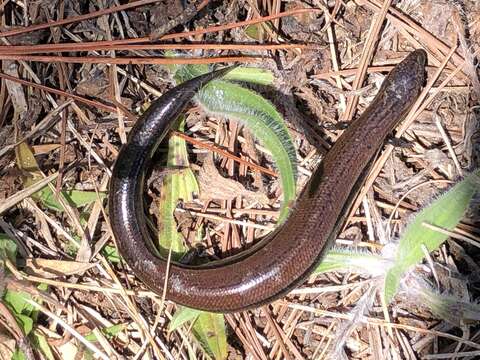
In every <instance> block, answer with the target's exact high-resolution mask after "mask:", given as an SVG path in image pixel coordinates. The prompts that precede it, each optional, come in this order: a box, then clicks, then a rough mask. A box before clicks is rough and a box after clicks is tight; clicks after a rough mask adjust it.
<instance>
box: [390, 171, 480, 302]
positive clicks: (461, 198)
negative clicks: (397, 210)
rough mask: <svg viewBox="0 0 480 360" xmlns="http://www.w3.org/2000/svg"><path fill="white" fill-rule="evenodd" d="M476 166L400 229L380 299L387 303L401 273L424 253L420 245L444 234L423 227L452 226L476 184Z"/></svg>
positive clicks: (434, 244) (437, 241)
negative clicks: (394, 256)
mask: <svg viewBox="0 0 480 360" xmlns="http://www.w3.org/2000/svg"><path fill="white" fill-rule="evenodd" d="M479 175H480V170H477V171H476V172H474V173H473V174H471V175H469V176H467V177H466V178H465V179H464V180H462V181H460V182H459V183H458V184H456V185H455V186H454V187H452V188H451V189H450V190H449V191H447V192H446V193H444V194H443V195H441V196H440V197H439V198H438V199H437V200H435V201H434V202H433V203H432V204H431V205H429V206H427V207H426V208H425V209H423V210H421V211H420V212H418V214H417V215H416V216H415V218H414V219H413V221H412V222H411V223H410V224H409V225H408V226H407V227H406V229H405V231H404V232H403V234H402V236H401V238H400V242H399V245H398V249H397V255H396V258H395V263H394V266H393V267H392V268H391V269H390V270H389V271H388V273H387V276H386V278H385V284H384V294H383V296H384V299H385V301H386V303H389V302H390V301H391V299H392V298H393V297H394V296H395V294H396V292H397V289H398V286H399V284H400V280H401V278H402V277H403V274H404V273H405V272H406V271H407V270H408V269H409V268H410V267H412V266H413V265H415V264H418V263H419V262H421V261H422V259H423V257H424V251H423V247H425V248H426V249H427V250H428V251H429V252H431V251H433V250H436V249H438V247H439V246H440V245H441V244H442V243H443V242H444V241H445V240H446V239H447V238H448V235H446V234H444V233H441V232H439V231H435V230H432V229H430V228H427V227H425V226H424V225H423V224H430V225H434V226H436V227H439V228H442V229H445V230H452V229H453V228H455V226H456V225H457V224H458V223H459V221H460V220H461V219H462V217H463V215H464V213H465V211H466V209H467V208H468V205H469V203H470V200H471V198H472V197H473V195H474V194H475V192H476V191H477V190H478V188H479V180H478V179H479V178H478V176H479Z"/></svg>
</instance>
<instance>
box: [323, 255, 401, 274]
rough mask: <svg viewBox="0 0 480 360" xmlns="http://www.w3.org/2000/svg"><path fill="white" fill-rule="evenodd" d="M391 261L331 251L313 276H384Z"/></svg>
mask: <svg viewBox="0 0 480 360" xmlns="http://www.w3.org/2000/svg"><path fill="white" fill-rule="evenodd" d="M391 265H392V264H391V261H389V260H387V259H385V258H383V257H382V256H381V255H375V254H371V253H368V252H360V251H354V250H344V249H332V250H330V251H329V252H328V253H327V254H326V255H325V257H324V258H323V260H322V262H321V263H320V264H319V265H318V267H317V268H316V269H315V271H314V274H320V273H325V272H329V271H351V270H352V269H354V270H356V271H360V272H362V273H364V274H369V275H371V276H379V275H384V274H385V272H386V271H387V270H388V268H389V267H390V266H391Z"/></svg>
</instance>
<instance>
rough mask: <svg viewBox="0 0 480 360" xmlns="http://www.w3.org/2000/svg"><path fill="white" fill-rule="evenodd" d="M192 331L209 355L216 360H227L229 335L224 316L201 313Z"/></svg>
mask: <svg viewBox="0 0 480 360" xmlns="http://www.w3.org/2000/svg"><path fill="white" fill-rule="evenodd" d="M192 331H193V334H194V335H195V337H196V338H197V339H198V341H200V344H201V345H202V347H203V349H204V350H205V352H206V353H207V354H208V355H210V356H211V357H213V358H214V359H216V360H223V359H226V358H227V355H228V353H227V334H226V327H225V320H224V318H223V315H222V314H213V313H208V312H201V313H200V315H199V316H198V318H197V320H196V321H195V324H194V325H193V329H192Z"/></svg>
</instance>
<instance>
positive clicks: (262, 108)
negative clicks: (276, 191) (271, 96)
mask: <svg viewBox="0 0 480 360" xmlns="http://www.w3.org/2000/svg"><path fill="white" fill-rule="evenodd" d="M197 99H198V102H199V103H200V104H201V105H202V106H203V107H204V108H205V109H206V110H207V111H208V112H210V113H213V114H216V115H220V116H223V117H227V118H230V119H235V120H239V121H241V122H243V123H244V124H245V125H246V126H247V128H248V129H249V130H250V131H251V132H252V134H253V135H254V136H255V137H256V138H257V139H258V140H259V141H260V142H261V143H262V144H263V145H264V146H265V147H266V148H267V149H268V150H269V151H270V152H271V154H272V157H273V159H274V162H275V165H276V166H277V168H278V170H279V173H280V180H281V182H282V189H283V203H282V207H281V209H280V216H279V223H282V222H283V221H284V220H285V219H286V217H287V215H288V210H289V206H290V204H292V203H293V202H294V200H295V195H296V188H295V186H296V175H297V173H296V170H297V161H296V152H295V147H294V145H293V141H292V138H291V137H290V134H289V133H288V129H287V127H286V125H285V123H284V121H283V119H282V117H281V116H280V114H279V113H278V111H277V110H276V109H275V108H274V106H273V105H272V104H271V103H270V102H269V101H268V100H266V99H264V98H263V97H261V96H260V95H258V94H256V93H254V92H253V91H251V90H248V89H245V88H242V87H241V86H239V85H237V84H232V83H229V82H226V81H220V80H216V81H212V82H211V83H209V84H208V85H206V86H205V87H204V88H203V89H202V90H201V91H200V92H199V93H198V95H197Z"/></svg>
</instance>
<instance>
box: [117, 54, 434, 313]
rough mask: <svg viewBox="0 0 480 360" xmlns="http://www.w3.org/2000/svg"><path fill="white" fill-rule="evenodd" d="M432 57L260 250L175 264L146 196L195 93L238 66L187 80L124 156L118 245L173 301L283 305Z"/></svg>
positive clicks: (409, 68) (379, 105)
mask: <svg viewBox="0 0 480 360" xmlns="http://www.w3.org/2000/svg"><path fill="white" fill-rule="evenodd" d="M425 63H426V53H425V52H424V51H423V50H416V51H414V52H412V53H411V54H409V55H408V56H407V57H406V58H405V59H404V60H403V61H402V62H400V63H399V64H398V65H397V66H396V67H395V68H394V69H393V70H392V71H391V72H390V74H389V75H388V76H387V77H386V78H385V80H384V82H383V84H382V86H381V88H380V90H379V92H378V94H377V96H376V97H375V98H374V100H373V101H372V102H371V104H370V106H369V107H368V108H367V109H366V110H365V111H364V112H363V114H362V115H361V116H360V117H359V118H358V119H356V120H354V121H353V122H352V123H351V124H350V126H349V127H348V129H347V130H345V131H344V133H343V134H342V135H341V136H340V138H339V139H338V140H337V142H336V143H335V144H334V145H333V147H332V148H331V149H330V151H329V152H328V153H327V155H326V156H325V158H324V159H323V160H322V162H321V164H320V165H319V167H318V168H317V169H316V170H315V172H314V174H313V175H312V178H311V179H310V181H309V183H308V184H307V185H306V186H305V188H304V189H303V191H302V192H301V194H300V195H299V197H298V199H297V201H296V203H295V205H294V206H293V208H292V211H291V214H290V215H289V217H288V219H287V220H286V221H285V222H284V223H283V224H282V225H281V226H280V227H278V228H277V229H276V230H275V231H274V232H273V233H272V234H271V235H269V236H268V237H267V238H266V239H264V240H262V242H261V245H260V246H255V247H254V249H255V251H248V252H247V254H245V255H243V256H239V257H236V258H234V259H231V260H229V259H226V261H220V262H215V263H213V264H211V265H207V266H200V267H194V266H185V265H181V264H177V263H175V264H170V268H169V271H168V273H169V278H168V280H167V281H165V280H166V279H165V276H166V273H167V271H166V270H167V262H166V260H165V259H161V258H159V257H157V256H155V255H154V254H153V253H152V252H151V251H150V246H151V245H150V244H151V240H150V239H149V233H148V229H147V226H146V222H145V215H144V209H143V191H144V183H145V172H146V171H147V169H148V167H149V165H150V161H151V157H152V155H153V153H154V152H155V150H156V149H157V147H158V145H159V143H160V142H161V141H162V139H163V138H164V137H165V136H166V134H167V133H168V131H169V130H170V128H171V126H172V125H173V123H174V121H175V119H176V118H177V117H178V116H179V115H180V114H181V112H182V111H183V110H184V108H185V107H186V106H187V104H188V103H189V101H190V100H191V99H192V98H193V97H194V95H195V93H196V92H197V91H199V90H200V89H201V87H202V86H203V85H205V84H206V83H207V82H208V81H210V80H213V79H215V78H218V77H221V76H222V75H224V74H225V73H226V72H228V71H229V68H226V69H222V70H219V71H217V72H212V73H209V74H205V75H202V76H199V77H197V78H194V79H192V80H190V81H187V82H185V83H183V84H181V85H179V86H177V87H175V88H173V89H172V90H170V91H168V92H167V93H165V94H164V95H163V96H162V97H160V98H159V99H158V100H157V101H155V102H154V103H153V104H152V105H151V106H150V108H149V109H148V111H147V112H146V113H145V114H143V115H142V117H141V118H140V119H139V120H138V121H137V123H136V124H135V126H134V128H133V129H132V131H131V133H130V134H129V140H128V143H127V144H126V145H125V146H124V147H123V148H122V149H121V151H120V154H119V156H118V158H117V162H116V164H115V166H114V169H113V175H112V179H111V183H110V195H109V209H110V221H111V225H112V229H113V232H114V235H115V239H116V241H117V246H118V248H119V250H120V253H121V254H122V256H123V257H124V259H125V261H126V262H127V263H128V264H129V266H130V267H131V268H132V270H133V271H134V273H135V274H136V275H137V276H138V278H140V279H141V280H142V281H143V282H144V283H145V284H146V285H147V286H148V287H149V288H151V289H152V290H153V291H155V292H157V293H158V294H162V292H163V287H164V285H165V283H166V284H167V288H166V295H167V298H168V299H169V300H172V301H174V302H177V303H179V304H182V305H186V306H189V307H192V308H197V309H201V310H207V311H214V312H235V311H242V310H246V309H249V308H253V307H257V306H259V305H261V304H265V303H268V302H271V301H273V300H276V299H278V298H280V297H281V296H283V295H284V294H286V293H287V292H288V291H290V290H291V289H293V288H294V287H296V286H297V285H299V284H300V283H301V282H303V281H304V280H305V279H306V277H307V276H308V275H310V274H311V272H312V271H313V270H314V269H315V268H316V266H318V264H319V262H320V261H321V259H322V257H323V256H324V254H325V252H326V251H327V250H328V249H329V248H330V246H331V245H332V243H333V241H334V240H335V238H336V237H337V235H338V232H339V231H340V230H341V227H342V226H343V224H344V222H345V220H346V216H347V215H348V211H349V210H350V207H351V204H352V202H353V200H354V199H355V196H356V195H357V194H358V192H359V189H360V187H361V186H362V185H363V183H364V181H365V178H366V176H367V174H368V169H369V166H370V164H371V162H372V160H373V158H374V157H375V155H376V154H377V152H378V150H379V149H380V148H381V146H382V145H383V142H384V140H385V138H386V136H387V135H388V134H389V133H390V132H391V131H392V130H393V128H394V127H395V126H396V125H397V124H398V122H399V121H400V120H401V119H402V118H403V116H404V115H405V113H406V112H407V111H408V110H409V109H410V107H411V105H412V104H413V103H414V101H415V100H416V99H417V97H418V94H419V92H420V90H421V87H422V85H423V82H424V74H425Z"/></svg>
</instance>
